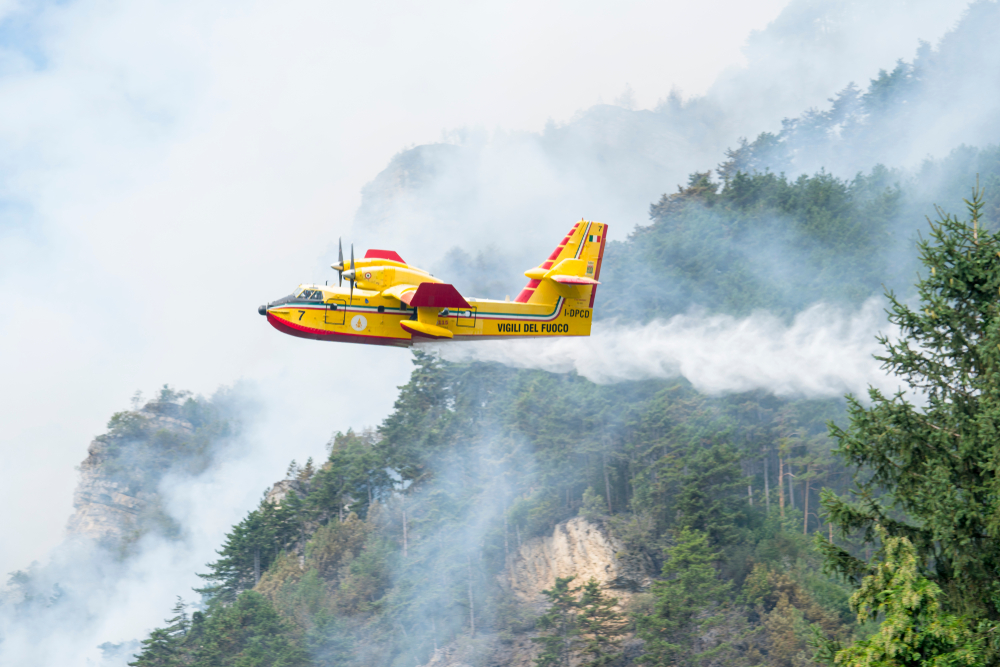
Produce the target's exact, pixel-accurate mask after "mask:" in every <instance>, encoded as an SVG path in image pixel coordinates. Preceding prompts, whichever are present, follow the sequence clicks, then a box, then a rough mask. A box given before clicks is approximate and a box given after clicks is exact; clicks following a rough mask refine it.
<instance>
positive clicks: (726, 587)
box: [636, 528, 732, 665]
mask: <svg viewBox="0 0 1000 667" xmlns="http://www.w3.org/2000/svg"><path fill="white" fill-rule="evenodd" d="M718 559H719V554H718V553H717V552H715V551H713V550H712V548H711V546H710V542H709V536H708V535H707V534H706V533H703V532H701V531H698V530H692V529H689V528H683V529H682V530H681V531H680V533H679V534H678V535H677V543H676V545H675V546H673V547H672V548H671V549H670V554H669V558H668V560H667V562H666V563H665V564H664V565H663V576H664V579H662V580H659V581H656V582H654V583H653V595H654V596H655V597H656V608H655V611H654V612H653V613H652V614H648V615H645V616H640V617H639V618H637V619H636V627H637V629H638V634H639V636H640V637H642V638H643V639H644V640H645V641H646V645H645V653H644V654H643V656H642V657H641V658H640V659H639V660H640V661H641V662H642V663H643V664H650V665H668V664H673V663H675V662H676V661H678V660H679V659H681V657H682V656H684V655H686V654H688V653H689V652H690V649H691V644H692V643H693V635H694V633H695V632H697V631H699V630H703V629H706V628H708V627H711V625H712V624H713V623H716V622H718V620H719V617H718V615H717V614H712V615H710V616H707V617H706V618H703V619H697V620H696V616H697V615H698V613H699V612H700V611H701V610H703V609H713V608H717V607H718V606H719V605H721V604H723V603H724V602H725V598H726V596H727V595H728V594H729V592H730V590H731V588H732V584H731V583H730V582H726V581H722V580H720V579H719V575H718V572H717V571H716V569H715V567H714V565H713V562H715V561H717V560H718Z"/></svg>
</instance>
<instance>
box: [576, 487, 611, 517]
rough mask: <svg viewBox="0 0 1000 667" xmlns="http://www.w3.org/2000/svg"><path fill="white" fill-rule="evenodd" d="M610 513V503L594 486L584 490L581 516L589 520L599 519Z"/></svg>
mask: <svg viewBox="0 0 1000 667" xmlns="http://www.w3.org/2000/svg"><path fill="white" fill-rule="evenodd" d="M607 513H608V503H607V501H606V500H604V497H603V496H601V494H599V493H598V492H597V491H594V487H592V486H588V487H587V488H586V489H584V490H583V504H582V505H581V506H580V516H582V517H583V518H584V519H586V520H587V521H598V520H599V519H601V518H602V517H604V516H607Z"/></svg>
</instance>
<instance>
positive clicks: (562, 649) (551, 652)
mask: <svg viewBox="0 0 1000 667" xmlns="http://www.w3.org/2000/svg"><path fill="white" fill-rule="evenodd" d="M574 578H575V577H556V583H555V585H554V586H553V587H552V588H550V589H548V590H544V591H542V594H544V595H545V597H546V598H548V600H549V603H550V604H551V606H550V607H549V609H548V611H546V612H545V613H544V614H543V615H542V617H541V618H539V619H538V627H539V628H540V629H541V630H543V631H544V632H545V634H542V635H541V636H538V637H535V638H533V641H535V642H537V643H539V644H541V646H542V653H541V655H539V656H538V657H537V658H536V659H535V665H536V666H537V667H563V666H564V665H568V664H569V658H570V655H571V651H572V648H573V644H574V643H575V641H576V639H577V636H578V635H579V633H580V629H579V627H578V624H577V620H576V610H577V608H578V606H579V602H578V600H577V598H576V594H577V593H578V592H580V588H579V587H576V588H572V587H571V586H570V583H571V582H572V581H573V579H574Z"/></svg>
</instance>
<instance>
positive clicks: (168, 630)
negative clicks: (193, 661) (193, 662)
mask: <svg viewBox="0 0 1000 667" xmlns="http://www.w3.org/2000/svg"><path fill="white" fill-rule="evenodd" d="M171 613H172V614H173V616H172V617H171V618H168V619H167V620H166V623H167V626H166V627H165V628H156V629H155V630H153V631H152V632H150V633H149V637H147V638H146V639H143V640H142V652H141V653H139V655H137V656H136V659H135V661H134V662H130V663H128V664H129V665H130V666H131V667H180V665H184V664H186V663H185V660H184V654H183V643H184V639H185V637H186V635H187V633H188V630H190V628H191V622H190V619H189V618H188V615H187V607H186V605H185V604H184V601H183V600H181V599H180V598H179V597H178V598H177V603H176V604H175V605H174V607H173V609H172V610H171Z"/></svg>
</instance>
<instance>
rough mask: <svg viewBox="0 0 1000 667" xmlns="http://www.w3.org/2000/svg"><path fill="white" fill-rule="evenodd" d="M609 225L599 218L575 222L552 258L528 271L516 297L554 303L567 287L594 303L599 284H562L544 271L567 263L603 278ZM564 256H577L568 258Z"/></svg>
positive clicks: (569, 267)
mask: <svg viewBox="0 0 1000 667" xmlns="http://www.w3.org/2000/svg"><path fill="white" fill-rule="evenodd" d="M607 235H608V226H607V225H605V224H603V223H600V222H592V221H587V220H580V222H578V223H576V224H575V225H573V228H572V229H571V230H570V231H569V233H568V234H567V235H566V236H565V237H564V238H563V240H562V241H560V242H559V246H558V247H557V248H556V249H555V250H553V251H552V254H551V255H549V258H548V259H546V260H545V261H544V262H542V263H541V264H540V265H539V266H538V267H536V268H534V269H531V270H530V271H527V272H526V275H528V277H529V278H530V280H529V281H528V284H527V285H525V286H524V289H522V290H521V293H520V294H518V295H517V298H516V299H515V301H517V302H518V303H555V302H556V301H557V300H558V298H559V297H560V296H565V295H564V294H563V292H564V291H566V290H567V289H572V290H575V291H576V292H578V293H579V296H580V297H583V298H586V299H587V300H588V302H589V307H590V308H593V307H594V298H595V297H596V294H597V285H596V284H589V285H580V286H576V287H572V288H568V287H566V286H562V285H560V284H559V283H557V282H556V281H554V280H551V279H549V278H545V277H544V276H545V274H546V273H549V272H551V271H552V270H553V269H554V268H557V269H558V268H559V267H560V266H562V267H565V269H564V270H565V271H567V272H570V273H571V274H572V275H577V276H579V277H580V278H587V279H591V280H593V281H594V282H595V283H596V281H597V280H599V279H600V275H601V260H602V259H603V258H604V244H605V242H606V241H607ZM565 260H575V261H570V262H567V261H565Z"/></svg>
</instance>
